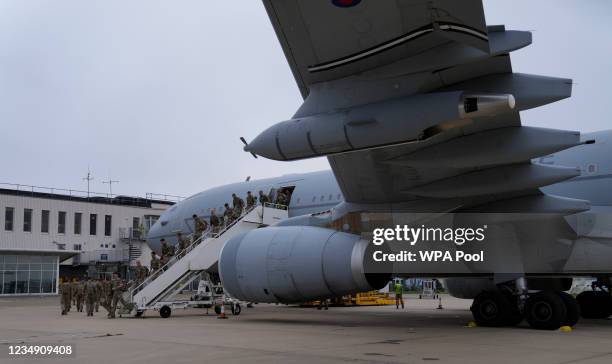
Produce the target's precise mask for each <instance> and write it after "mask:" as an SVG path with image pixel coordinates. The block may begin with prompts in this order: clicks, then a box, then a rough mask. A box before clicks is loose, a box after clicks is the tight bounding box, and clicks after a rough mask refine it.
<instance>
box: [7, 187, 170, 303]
mask: <svg viewBox="0 0 612 364" xmlns="http://www.w3.org/2000/svg"><path fill="white" fill-rule="evenodd" d="M0 187H1V186H0ZM55 191H57V190H54V191H53V192H55ZM62 192H63V191H62ZM89 196H90V197H87V195H85V196H84V197H83V196H82V193H79V195H76V194H75V193H74V191H69V193H67V194H58V193H51V192H37V191H36V192H35V191H34V188H32V189H31V191H27V190H24V189H23V187H20V188H19V189H8V188H0V295H28V294H29V295H40V294H57V285H58V281H59V278H60V276H64V277H65V278H73V277H82V276H84V275H85V274H88V275H89V276H92V277H100V276H102V275H107V276H108V275H110V274H111V273H112V272H119V273H120V274H121V275H122V276H125V274H127V272H128V267H129V266H130V265H134V264H135V261H136V260H138V259H141V256H142V259H143V263H145V264H148V261H149V256H150V250H149V249H148V246H147V245H146V242H145V236H146V232H147V231H148V229H149V228H150V227H151V226H152V225H153V224H154V223H155V221H157V219H158V218H159V216H160V215H161V214H162V212H163V211H164V210H165V209H166V208H168V207H169V206H171V205H172V204H173V203H174V202H172V201H169V200H157V199H151V198H136V197H126V196H108V197H106V196H91V194H90V195H89Z"/></svg>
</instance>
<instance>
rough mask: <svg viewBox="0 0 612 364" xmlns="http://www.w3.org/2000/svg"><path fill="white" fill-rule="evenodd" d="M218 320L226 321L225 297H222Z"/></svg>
mask: <svg viewBox="0 0 612 364" xmlns="http://www.w3.org/2000/svg"><path fill="white" fill-rule="evenodd" d="M217 318H218V319H226V318H227V316H225V295H223V296H221V312H220V313H219V316H217Z"/></svg>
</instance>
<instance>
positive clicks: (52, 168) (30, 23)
mask: <svg viewBox="0 0 612 364" xmlns="http://www.w3.org/2000/svg"><path fill="white" fill-rule="evenodd" d="M485 8H486V15H487V22H488V23H489V24H501V23H504V24H506V26H507V28H509V29H521V30H533V31H534V44H533V45H532V46H530V47H529V48H527V49H523V50H520V51H518V52H515V53H514V54H513V65H514V70H515V71H517V72H524V73H535V74H543V75H551V76H560V77H570V78H573V79H574V81H575V82H576V83H577V85H576V86H575V87H574V96H573V97H572V98H571V99H570V100H566V101H562V102H560V103H556V104H553V105H551V106H547V107H543V108H540V109H538V110H534V111H530V112H526V113H524V114H523V122H524V124H527V125H536V126H543V127H554V128H564V129H574V130H581V131H594V130H601V129H607V128H610V126H609V125H610V123H609V121H608V115H609V114H610V110H611V109H612V103H611V102H610V92H609V91H608V87H609V85H612V72H610V64H611V61H610V60H611V59H612V42H610V41H609V37H610V34H612V33H611V30H612V12H611V11H610V10H612V3H610V2H609V1H606V0H590V1H578V0H538V1H528V0H520V1H517V0H512V1H510V0H504V1H502V0H488V1H485ZM0 100H1V101H0V123H1V124H0V125H2V129H1V130H2V131H1V134H0V135H1V138H0V141H1V142H0V153H1V154H0V155H2V173H1V174H0V182H14V183H26V184H36V185H44V186H54V187H69V188H80V189H85V187H86V185H85V182H84V181H82V180H81V178H82V177H84V176H85V174H86V172H87V165H88V164H90V165H91V169H92V172H93V175H94V177H95V180H94V181H93V183H92V190H96V191H103V192H104V191H107V190H108V186H107V185H103V184H102V183H101V181H102V180H104V179H108V177H109V174H110V175H111V176H112V177H113V179H118V180H120V181H121V183H120V184H118V185H115V186H114V187H113V189H114V191H113V192H116V193H117V192H119V193H124V194H138V195H143V194H144V193H145V192H166V193H174V194H180V195H185V196H187V195H190V194H193V193H195V192H198V191H200V190H203V189H205V188H208V187H212V186H216V185H220V184H224V183H229V182H235V181H239V180H242V179H244V178H245V177H246V176H248V175H250V176H253V178H262V177H271V176H276V175H281V174H286V173H294V172H304V171H313V170H320V169H326V168H329V165H328V163H327V160H326V159H324V158H319V159H314V160H309V161H303V162H291V163H281V162H273V161H268V160H264V159H262V158H260V159H258V160H254V159H253V158H252V157H251V156H250V155H249V154H246V153H244V152H243V151H242V145H241V143H240V141H239V140H238V137H240V136H244V137H246V138H247V139H250V138H253V137H254V136H255V135H257V133H258V132H259V131H261V130H263V129H264V128H266V127H267V126H269V125H271V124H272V123H275V122H277V121H281V120H285V119H287V118H288V117H290V116H291V115H292V114H293V112H294V111H295V109H297V107H298V106H299V105H300V103H301V97H300V95H299V92H298V90H297V87H296V86H295V83H294V80H293V77H292V76H291V72H290V70H289V67H288V66H287V64H286V62H285V58H284V56H283V53H282V51H281V49H280V46H279V44H278V42H277V39H276V36H275V35H274V31H273V29H272V27H271V25H270V23H269V21H268V18H267V15H266V13H265V10H264V8H263V5H262V4H261V3H260V2H259V1H254V0H251V1H246V0H240V1H210V0H208V1H203V0H193V1H187V0H182V1H176V0H173V1H151V0H139V1H134V0H132V1H126V0H113V1H110V0H104V1H102V0H100V1H84V0H72V1H68V0H53V1H52V0H47V1H35V0H29V1H23V0H2V1H0Z"/></svg>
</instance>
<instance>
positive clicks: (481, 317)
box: [470, 291, 523, 327]
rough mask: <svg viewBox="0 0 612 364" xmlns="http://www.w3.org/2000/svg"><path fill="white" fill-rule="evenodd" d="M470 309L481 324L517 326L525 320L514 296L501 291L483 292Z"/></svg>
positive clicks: (487, 325)
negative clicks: (514, 300) (513, 298)
mask: <svg viewBox="0 0 612 364" xmlns="http://www.w3.org/2000/svg"><path fill="white" fill-rule="evenodd" d="M470 310H471V311H472V315H473V316H474V320H475V321H476V324H478V325H479V326H486V327H501V326H515V325H518V324H519V323H520V322H521V321H523V317H522V316H521V315H520V311H519V310H518V307H517V305H516V304H515V303H514V302H513V300H512V298H511V297H510V296H508V295H506V294H504V293H502V292H501V291H485V292H482V293H481V294H479V295H478V296H476V298H475V299H474V303H473V304H472V307H471V308H470Z"/></svg>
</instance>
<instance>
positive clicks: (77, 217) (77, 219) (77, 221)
mask: <svg viewBox="0 0 612 364" xmlns="http://www.w3.org/2000/svg"><path fill="white" fill-rule="evenodd" d="M82 218H83V214H82V213H80V212H75V213H74V235H81V219H82Z"/></svg>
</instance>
